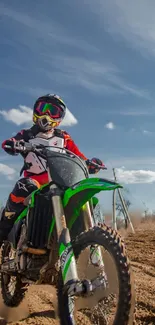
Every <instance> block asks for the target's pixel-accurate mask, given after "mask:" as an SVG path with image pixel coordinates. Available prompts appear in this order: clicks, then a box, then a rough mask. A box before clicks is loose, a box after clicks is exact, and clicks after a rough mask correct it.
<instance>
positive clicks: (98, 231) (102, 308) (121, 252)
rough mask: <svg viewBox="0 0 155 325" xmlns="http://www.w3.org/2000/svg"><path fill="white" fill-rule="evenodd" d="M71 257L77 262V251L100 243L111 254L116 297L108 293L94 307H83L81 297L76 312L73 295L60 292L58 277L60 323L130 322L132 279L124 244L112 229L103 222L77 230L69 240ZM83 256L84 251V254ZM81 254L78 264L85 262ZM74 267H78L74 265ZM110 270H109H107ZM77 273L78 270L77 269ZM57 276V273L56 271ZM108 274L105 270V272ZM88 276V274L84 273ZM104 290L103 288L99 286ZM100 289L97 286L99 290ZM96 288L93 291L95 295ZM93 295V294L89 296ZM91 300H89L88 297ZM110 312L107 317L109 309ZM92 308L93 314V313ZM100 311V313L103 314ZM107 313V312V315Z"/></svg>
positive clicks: (103, 324) (100, 324) (101, 324)
mask: <svg viewBox="0 0 155 325" xmlns="http://www.w3.org/2000/svg"><path fill="white" fill-rule="evenodd" d="M72 245H73V250H74V253H75V257H76V260H77V263H78V260H79V258H80V255H81V254H82V252H83V251H84V250H85V249H87V250H89V251H90V248H89V247H91V245H98V246H99V245H100V247H102V248H103V249H104V250H106V251H107V252H108V253H109V255H110V256H111V257H112V259H113V262H114V265H115V268H116V273H117V278H118V282H117V287H118V299H117V300H118V301H117V303H116V301H115V295H114V294H112V293H110V294H108V296H106V297H105V296H104V298H103V299H102V300H100V301H98V307H93V306H92V305H91V308H90V309H89V310H88V308H85V310H84V300H83V301H82V304H81V306H82V308H81V310H79V311H78V312H77V313H76V311H75V305H76V299H77V298H74V297H70V296H69V295H68V294H64V293H63V283H62V280H61V279H59V288H58V302H59V317H60V323H61V325H77V324H80V325H84V324H87V325H94V324H97V325H109V324H113V325H127V324H134V308H135V295H134V283H133V279H132V274H131V269H130V264H129V261H128V258H127V256H126V252H125V248H124V244H123V242H122V241H121V238H120V237H119V235H118V234H117V233H116V231H114V230H112V229H111V228H109V227H107V226H106V225H100V227H99V226H98V227H97V226H95V227H93V228H92V229H90V230H88V231H86V232H83V233H82V234H80V235H79V236H78V237H77V238H76V239H75V240H74V242H73V243H72ZM85 256H86V255H85ZM85 256H84V258H83V260H82V263H81V264H84V263H85V261H84V260H85ZM77 270H78V267H77ZM109 273H110V272H109ZM78 275H79V273H78ZM60 277H61V275H60ZM107 277H108V273H107ZM87 278H88V277H87ZM103 290H104V289H103ZM103 290H100V292H101V291H103ZM95 294H96V292H94V297H95ZM93 299H94V298H93ZM91 304H92V301H91ZM110 308H111V310H112V316H110V317H111V318H110V317H109V315H108V313H109V309H110ZM93 311H94V316H93ZM103 314H104V316H103ZM107 315H108V316H107Z"/></svg>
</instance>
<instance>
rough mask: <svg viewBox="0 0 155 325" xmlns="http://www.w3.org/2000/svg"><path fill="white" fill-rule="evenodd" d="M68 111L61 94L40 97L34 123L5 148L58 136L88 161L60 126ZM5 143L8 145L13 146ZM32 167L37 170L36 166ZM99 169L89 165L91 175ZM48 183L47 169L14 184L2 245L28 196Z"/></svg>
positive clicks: (0, 228) (0, 230)
mask: <svg viewBox="0 0 155 325" xmlns="http://www.w3.org/2000/svg"><path fill="white" fill-rule="evenodd" d="M65 113H66V105H65V103H64V102H63V100H62V99H61V98H60V97H59V96H57V95H52V94H47V95H45V96H42V97H39V98H38V99H37V100H36V102H35V104H34V108H33V122H34V124H33V126H32V127H31V128H30V129H25V130H22V131H20V132H19V133H17V135H16V136H14V137H13V138H10V139H8V140H5V141H4V142H3V143H2V148H3V149H4V150H5V151H6V152H7V153H8V154H10V155H17V154H18V153H19V152H18V150H17V148H16V142H17V141H18V142H19V141H21V142H23V143H24V142H29V141H30V140H32V139H35V138H37V135H38V134H41V135H42V136H46V137H53V136H57V137H61V138H63V139H64V148H66V149H68V150H70V151H71V152H73V153H75V154H76V155H77V156H79V157H81V158H82V159H84V160H86V161H87V158H86V157H85V156H84V154H83V153H82V152H81V151H80V150H79V149H78V147H77V146H76V144H75V143H74V141H73V140H72V138H71V137H70V135H69V134H68V133H67V132H66V131H63V130H60V129H58V128H57V127H58V126H59V124H60V123H61V122H62V120H63V118H64V116H65ZM5 146H9V147H10V148H9V147H8V148H7V147H5ZM24 158H25V156H24ZM92 162H96V163H97V164H98V165H101V166H103V163H102V161H101V160H100V159H97V158H93V159H92ZM34 164H35V161H32V165H34ZM34 167H35V165H34ZM33 170H35V168H34V169H33ZM99 170H100V168H99V167H97V166H95V167H94V166H93V165H92V166H91V165H89V173H90V174H93V173H96V172H98V171H99ZM47 182H48V175H47V171H43V172H42V173H41V174H35V172H33V173H32V172H29V171H28V170H25V171H24V178H20V179H19V180H18V181H17V183H16V184H15V186H14V188H13V190H12V192H11V193H10V195H9V197H8V200H7V203H6V206H5V208H4V210H3V212H2V215H1V220H0V247H1V245H2V242H3V241H4V240H6V239H7V236H8V234H9V232H10V231H11V229H12V227H13V224H14V222H15V220H16V218H17V216H18V215H19V214H20V213H21V211H22V210H23V209H24V200H25V198H26V197H27V196H29V195H30V194H31V193H32V192H33V191H34V190H36V189H37V188H39V187H40V186H41V185H43V184H45V183H47Z"/></svg>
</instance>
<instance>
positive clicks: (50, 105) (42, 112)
mask: <svg viewBox="0 0 155 325" xmlns="http://www.w3.org/2000/svg"><path fill="white" fill-rule="evenodd" d="M65 113H66V105H65V103H64V102H63V100H62V99H61V98H60V97H59V96H57V95H52V94H47V95H45V96H42V97H39V98H38V99H37V100H36V102H35V104H34V108H33V122H34V123H35V124H39V126H40V127H41V129H42V130H44V131H48V130H51V128H54V127H56V126H58V125H59V124H60V122H61V121H62V120H63V118H64V116H65Z"/></svg>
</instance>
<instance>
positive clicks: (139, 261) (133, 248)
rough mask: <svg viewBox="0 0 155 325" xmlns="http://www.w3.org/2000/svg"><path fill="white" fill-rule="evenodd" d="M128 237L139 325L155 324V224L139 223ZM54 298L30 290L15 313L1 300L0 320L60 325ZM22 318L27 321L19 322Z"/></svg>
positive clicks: (17, 324) (48, 290)
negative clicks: (134, 232) (55, 311)
mask: <svg viewBox="0 0 155 325" xmlns="http://www.w3.org/2000/svg"><path fill="white" fill-rule="evenodd" d="M125 237H126V238H125V242H126V244H127V250H128V255H129V257H130V259H131V264H132V267H133V271H134V274H135V282H136V292H137V313H136V314H137V317H136V318H137V320H136V324H137V325H155V223H150V224H140V225H139V226H138V229H136V234H135V235H131V234H129V235H128V236H125ZM38 289H39V290H38ZM54 296H55V292H54V290H53V288H49V287H48V286H47V287H43V286H42V287H40V288H38V287H36V288H34V287H31V288H30V291H29V293H28V294H27V296H26V299H25V301H24V302H23V303H22V304H21V306H20V307H19V308H17V309H14V310H13V311H12V310H11V311H10V309H8V308H6V307H5V306H4V305H3V303H2V300H1V299H0V317H2V318H3V320H2V319H1V320H0V325H6V324H10V325H26V324H29V325H32V324H33V325H49V324H53V325H56V324H58V322H57V321H56V319H55V316H54V311H53V306H52V303H51V302H52V301H53V299H54ZM4 319H5V320H4ZM20 319H24V320H21V321H20ZM6 320H7V321H6ZM10 321H13V322H10ZM8 322H9V323H8Z"/></svg>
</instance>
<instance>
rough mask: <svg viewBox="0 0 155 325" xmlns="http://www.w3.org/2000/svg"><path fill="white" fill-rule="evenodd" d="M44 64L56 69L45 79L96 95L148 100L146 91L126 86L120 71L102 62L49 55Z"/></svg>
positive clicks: (133, 86) (104, 61)
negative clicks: (79, 88)
mask: <svg viewBox="0 0 155 325" xmlns="http://www.w3.org/2000/svg"><path fill="white" fill-rule="evenodd" d="M46 62H47V63H48V65H50V66H51V67H52V69H56V72H55V70H54V71H53V73H52V74H50V73H49V71H47V72H46V75H47V77H49V78H50V79H51V80H53V79H55V80H57V81H58V82H60V83H63V84H66V82H67V84H68V85H73V84H74V85H78V86H79V85H80V86H81V87H83V88H86V89H88V90H89V91H91V92H92V91H93V92H96V93H100V94H103V92H104V93H109V94H111V93H118V94H126V93H128V94H131V95H133V96H136V97H141V98H146V99H150V95H149V93H148V91H147V90H145V89H139V88H138V87H136V86H135V85H132V84H128V82H126V81H125V80H124V79H123V77H122V73H121V71H120V70H119V69H118V68H117V67H116V66H115V65H113V64H112V63H109V62H107V61H106V60H103V59H102V61H101V62H99V61H96V60H88V59H84V58H83V57H72V56H71V57H70V56H65V55H63V56H61V55H57V56H54V55H51V56H50V57H49V58H48V59H47V60H46Z"/></svg>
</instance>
